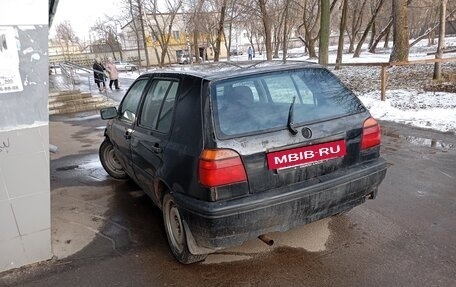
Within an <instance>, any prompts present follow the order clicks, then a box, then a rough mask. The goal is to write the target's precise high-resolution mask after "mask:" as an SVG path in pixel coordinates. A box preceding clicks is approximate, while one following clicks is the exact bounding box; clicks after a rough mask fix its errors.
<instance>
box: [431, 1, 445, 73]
mask: <svg viewBox="0 0 456 287" xmlns="http://www.w3.org/2000/svg"><path fill="white" fill-rule="evenodd" d="M447 2H448V0H441V2H440V28H439V43H438V45H437V53H436V54H435V58H436V59H442V56H443V49H444V48H445V21H446V20H445V18H446V17H445V13H446V7H447ZM441 78H442V63H441V62H435V64H434V80H440V79H441Z"/></svg>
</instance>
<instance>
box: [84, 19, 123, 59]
mask: <svg viewBox="0 0 456 287" xmlns="http://www.w3.org/2000/svg"><path fill="white" fill-rule="evenodd" d="M91 31H93V32H95V33H96V34H97V36H98V40H97V44H98V45H102V46H108V47H109V49H110V50H111V54H112V57H113V58H114V59H117V57H116V53H115V52H119V53H120V55H121V54H122V49H121V46H120V43H119V41H118V39H117V32H116V28H115V27H114V26H113V25H112V23H110V21H109V19H101V18H99V19H98V20H97V21H96V22H95V25H93V26H92V27H91Z"/></svg>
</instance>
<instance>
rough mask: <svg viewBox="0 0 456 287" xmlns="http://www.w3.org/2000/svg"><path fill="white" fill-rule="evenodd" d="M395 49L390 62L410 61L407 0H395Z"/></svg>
mask: <svg viewBox="0 0 456 287" xmlns="http://www.w3.org/2000/svg"><path fill="white" fill-rule="evenodd" d="M392 10H393V33H394V34H393V51H392V52H391V55H390V62H398V61H408V55H409V43H408V42H409V35H408V17H407V0H393V8H392Z"/></svg>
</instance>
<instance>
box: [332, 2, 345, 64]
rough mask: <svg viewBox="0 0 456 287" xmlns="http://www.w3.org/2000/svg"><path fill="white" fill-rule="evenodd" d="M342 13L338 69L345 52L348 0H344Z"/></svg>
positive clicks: (337, 59) (337, 60)
mask: <svg viewBox="0 0 456 287" xmlns="http://www.w3.org/2000/svg"><path fill="white" fill-rule="evenodd" d="M342 1H343V3H342V5H343V6H342V15H341V17H340V25H339V43H338V45H337V58H336V67H335V69H336V70H339V69H340V64H342V54H343V52H344V33H345V27H346V26H347V10H348V9H347V8H348V0H342Z"/></svg>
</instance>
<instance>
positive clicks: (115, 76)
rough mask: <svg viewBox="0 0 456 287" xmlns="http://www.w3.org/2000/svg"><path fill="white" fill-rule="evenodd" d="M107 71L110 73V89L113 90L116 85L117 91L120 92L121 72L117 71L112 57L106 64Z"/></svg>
mask: <svg viewBox="0 0 456 287" xmlns="http://www.w3.org/2000/svg"><path fill="white" fill-rule="evenodd" d="M106 71H107V72H108V73H109V88H110V89H111V90H112V84H114V87H115V88H116V90H119V89H120V88H119V71H117V68H116V65H114V61H113V59H112V58H111V57H109V58H108V62H107V63H106Z"/></svg>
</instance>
